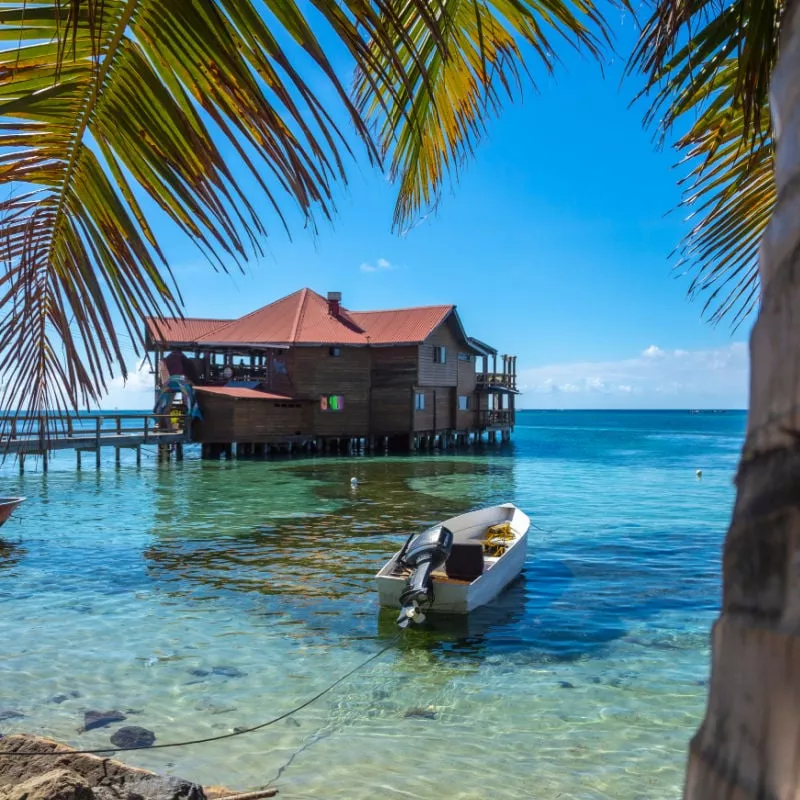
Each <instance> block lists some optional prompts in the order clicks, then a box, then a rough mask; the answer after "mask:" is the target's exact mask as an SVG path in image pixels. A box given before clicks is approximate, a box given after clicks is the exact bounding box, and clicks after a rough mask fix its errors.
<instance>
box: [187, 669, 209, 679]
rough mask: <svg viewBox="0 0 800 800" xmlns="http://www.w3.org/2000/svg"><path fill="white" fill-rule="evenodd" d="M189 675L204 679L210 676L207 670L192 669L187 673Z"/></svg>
mask: <svg viewBox="0 0 800 800" xmlns="http://www.w3.org/2000/svg"><path fill="white" fill-rule="evenodd" d="M189 674H190V675H194V676H195V678H205V677H206V676H208V675H210V674H211V672H209V670H207V669H193V670H190V671H189Z"/></svg>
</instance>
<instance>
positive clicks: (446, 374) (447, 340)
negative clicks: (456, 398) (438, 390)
mask: <svg viewBox="0 0 800 800" xmlns="http://www.w3.org/2000/svg"><path fill="white" fill-rule="evenodd" d="M452 325H453V324H452V323H451V322H450V321H449V320H448V321H447V322H445V323H444V324H443V325H440V326H439V327H438V328H437V329H436V330H435V331H434V332H433V333H432V334H431V335H430V336H429V337H428V338H427V339H426V340H425V341H424V342H423V343H422V344H421V345H420V346H419V385H420V386H455V385H456V384H457V383H458V348H459V342H458V338H457V337H456V334H455V331H454V330H453V327H452ZM440 345H444V347H445V348H446V349H447V360H446V361H445V363H444V364H436V363H434V361H433V349H434V347H438V346H440Z"/></svg>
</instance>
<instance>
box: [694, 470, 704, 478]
mask: <svg viewBox="0 0 800 800" xmlns="http://www.w3.org/2000/svg"><path fill="white" fill-rule="evenodd" d="M695 475H697V477H698V478H702V477H703V470H701V469H699V470H697V472H695Z"/></svg>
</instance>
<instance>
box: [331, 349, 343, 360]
mask: <svg viewBox="0 0 800 800" xmlns="http://www.w3.org/2000/svg"><path fill="white" fill-rule="evenodd" d="M341 354H342V351H341V350H340V349H339V348H338V347H331V348H329V349H328V355H329V356H330V357H331V358H339V356H340V355H341Z"/></svg>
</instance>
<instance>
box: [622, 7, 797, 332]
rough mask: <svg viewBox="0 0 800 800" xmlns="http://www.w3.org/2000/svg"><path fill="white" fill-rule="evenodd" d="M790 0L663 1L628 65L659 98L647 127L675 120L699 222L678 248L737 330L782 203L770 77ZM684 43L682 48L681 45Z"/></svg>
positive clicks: (707, 306)
mask: <svg viewBox="0 0 800 800" xmlns="http://www.w3.org/2000/svg"><path fill="white" fill-rule="evenodd" d="M783 11H784V3H783V2H782V0H735V2H734V3H732V4H731V5H729V6H726V7H725V8H722V9H720V8H719V6H716V5H712V4H711V3H709V2H706V1H705V0H701V1H700V2H691V3H685V2H678V1H677V0H660V1H659V2H657V3H656V4H655V6H654V8H653V10H652V13H651V16H650V18H649V19H648V21H647V23H646V24H645V25H644V26H643V29H642V32H641V36H640V39H639V42H638V45H637V47H636V49H635V50H634V53H633V55H632V56H631V59H630V61H629V64H628V71H629V73H632V72H636V71H638V72H642V73H644V75H645V78H646V84H645V88H644V90H643V92H642V93H641V95H640V97H643V96H650V106H649V110H648V111H647V113H646V115H645V122H646V124H649V125H652V126H655V128H656V130H657V132H658V136H659V138H660V139H661V140H662V141H663V139H664V138H665V137H666V136H667V135H668V134H669V133H671V131H672V130H673V129H674V128H675V127H676V126H684V125H688V130H687V131H686V132H685V133H683V134H682V135H680V136H679V137H678V139H677V142H676V147H677V149H678V150H680V151H682V152H683V154H684V157H683V160H682V164H683V165H685V166H686V167H687V169H688V172H687V175H686V177H685V178H684V181H683V182H684V184H685V185H686V186H687V190H686V192H685V194H684V197H683V201H682V204H681V205H682V207H683V208H685V209H686V210H688V211H689V219H690V220H691V221H692V226H691V228H690V230H689V232H688V234H687V235H686V237H685V239H684V241H683V243H682V244H681V246H680V247H679V248H678V250H677V252H678V254H679V255H680V259H679V262H678V267H679V268H680V269H683V270H684V271H685V272H687V273H689V274H690V275H692V281H691V284H690V288H689V292H690V294H691V295H692V296H699V297H703V298H704V301H705V302H704V309H703V310H704V313H707V314H709V316H710V318H711V320H712V321H714V322H718V321H720V320H721V319H723V318H729V319H731V320H732V324H733V326H734V327H736V326H738V325H739V324H740V323H741V322H742V321H743V320H744V319H745V318H746V317H747V316H748V315H749V314H750V313H751V312H752V311H753V310H754V309H755V308H756V307H757V305H758V301H759V297H760V286H759V281H758V245H759V242H760V240H761V236H762V234H763V232H764V229H765V227H766V225H767V222H768V221H769V217H770V215H771V212H772V208H773V206H774V204H775V180H774V174H773V170H774V163H773V157H774V153H773V144H772V131H771V122H770V114H769V78H770V75H771V73H772V69H773V67H774V65H775V61H776V59H777V51H778V34H779V31H780V23H781V19H782V15H783ZM679 43H681V44H679Z"/></svg>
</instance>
